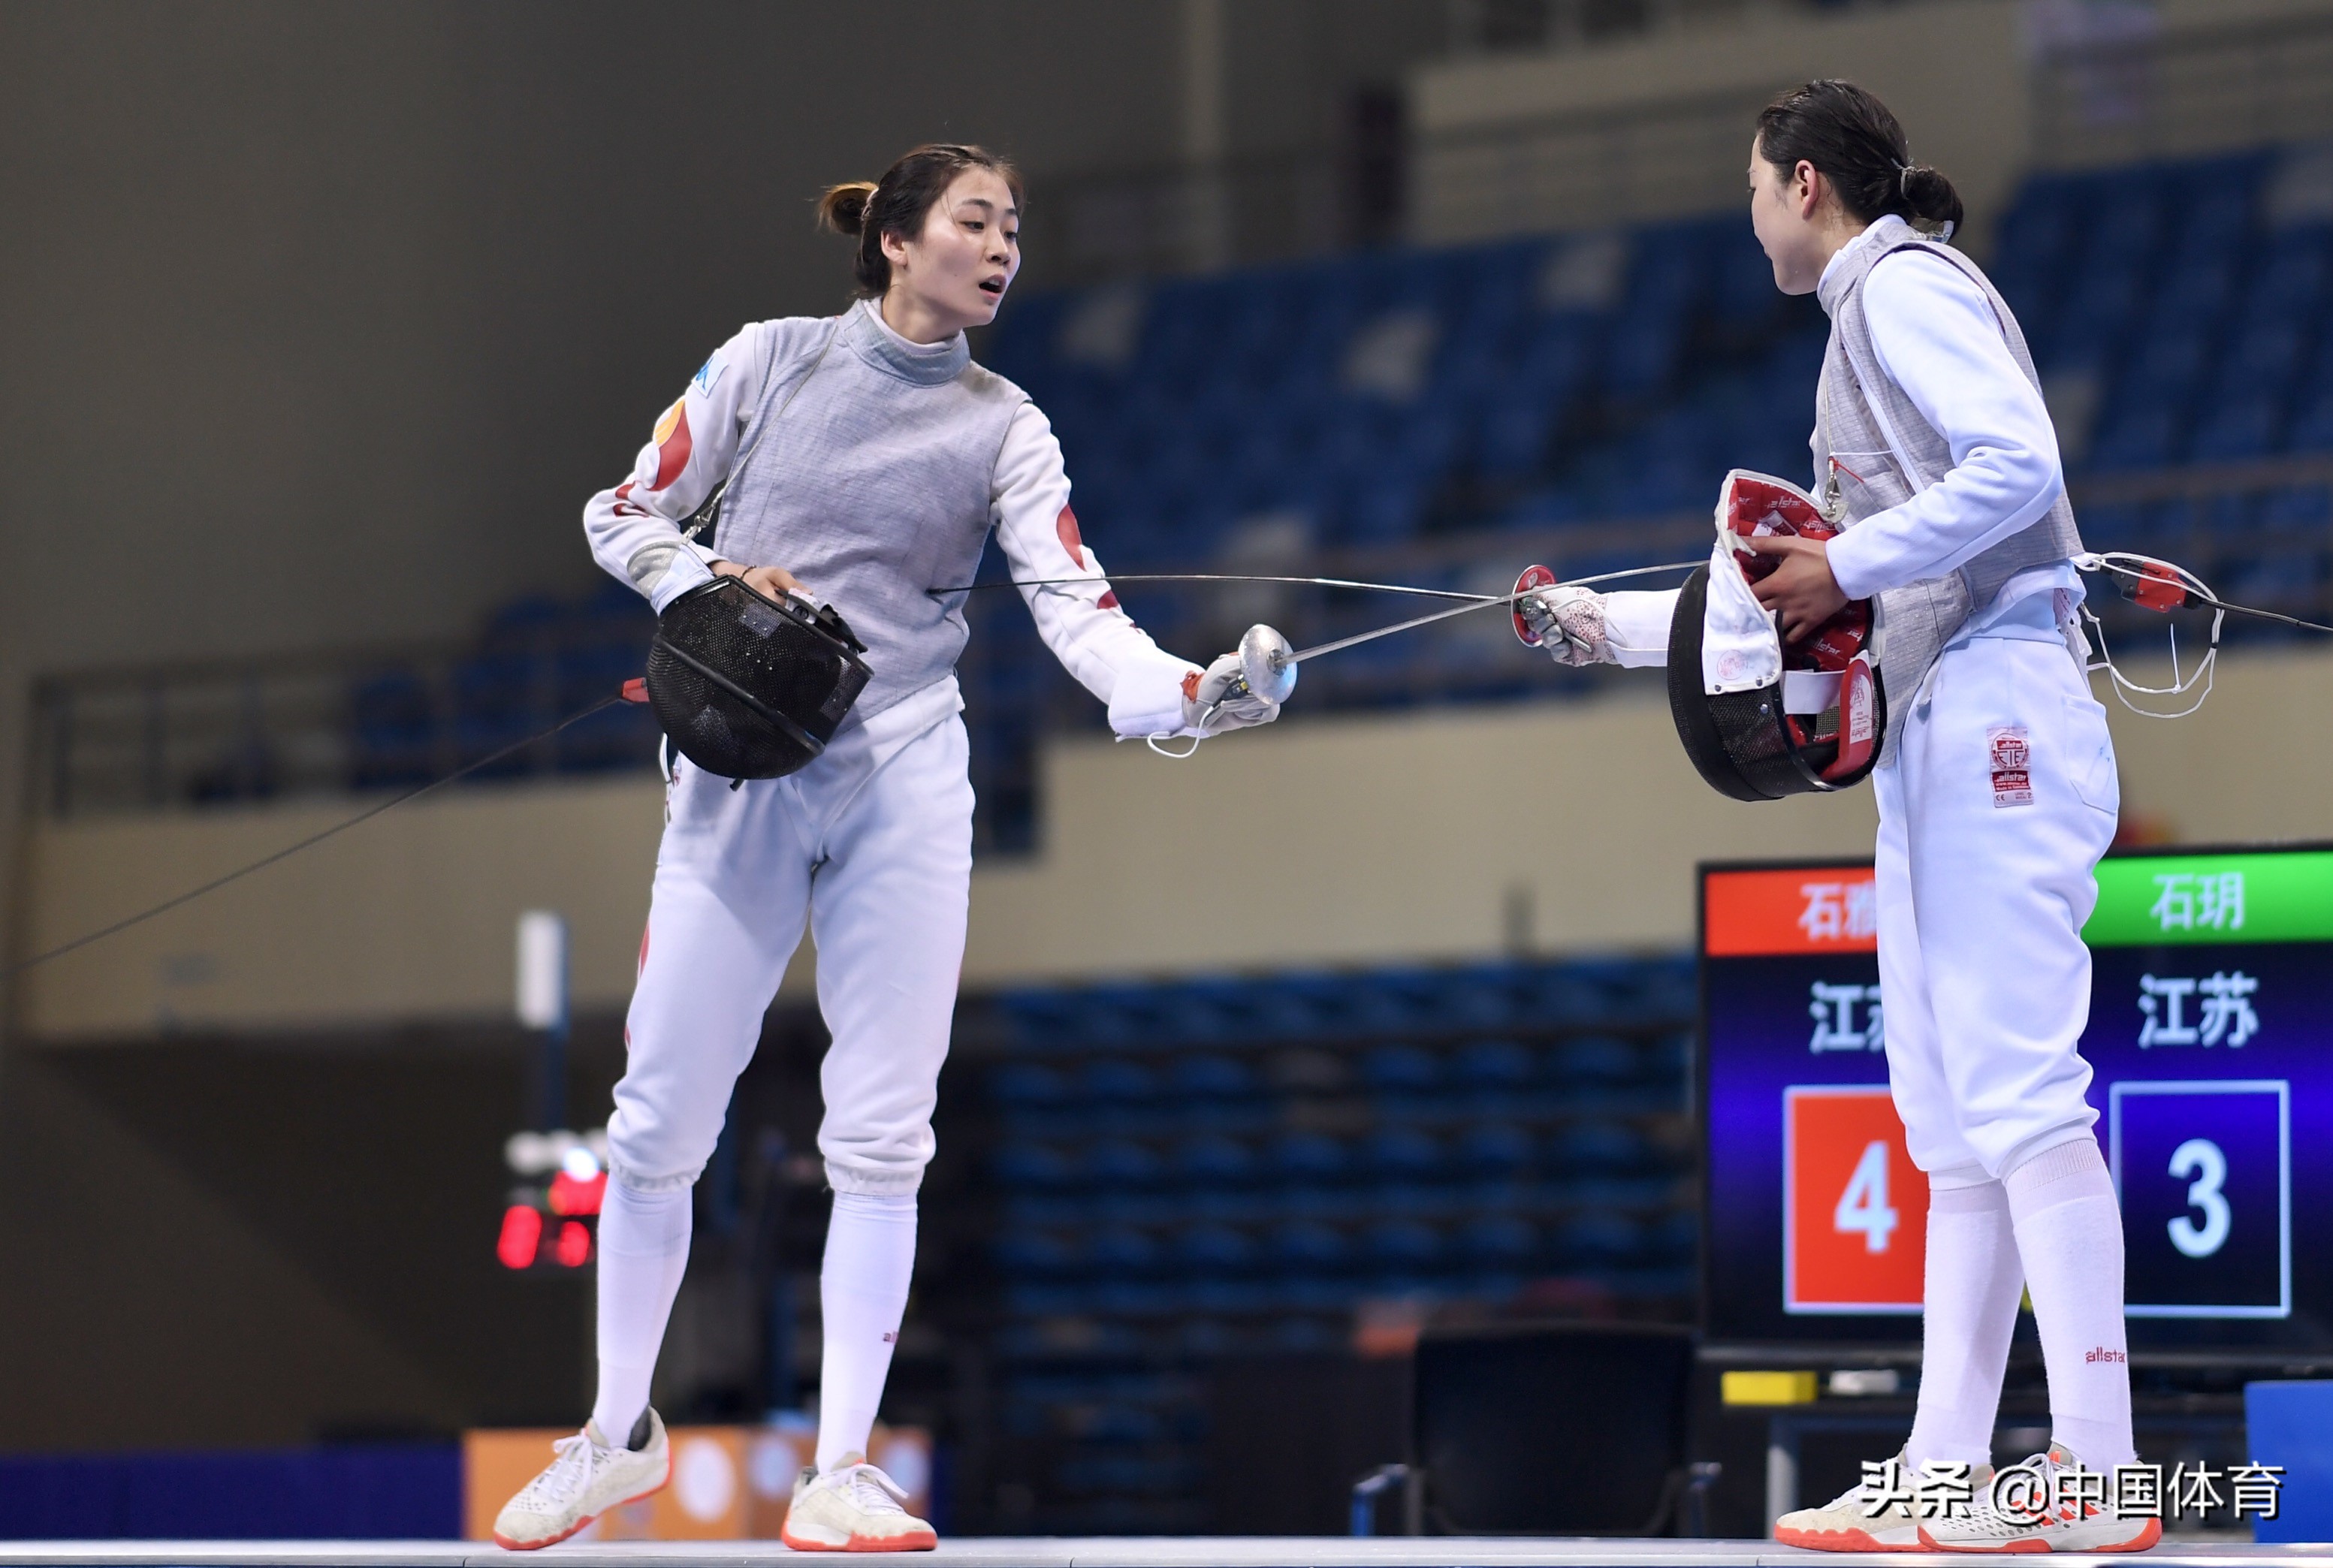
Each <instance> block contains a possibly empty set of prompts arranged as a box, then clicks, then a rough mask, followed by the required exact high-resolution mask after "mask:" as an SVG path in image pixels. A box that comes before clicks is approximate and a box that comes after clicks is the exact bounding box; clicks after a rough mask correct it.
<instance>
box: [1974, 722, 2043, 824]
mask: <svg viewBox="0 0 2333 1568" xmlns="http://www.w3.org/2000/svg"><path fill="white" fill-rule="evenodd" d="M1985 749H1986V751H1987V754H1988V755H1989V756H1990V757H1991V759H1992V804H1993V807H1994V808H1995V809H1999V808H2002V807H2007V806H2031V805H2032V804H2033V769H2032V761H2033V748H2032V746H2031V744H2030V743H2029V742H2028V741H2026V738H2025V726H2024V725H2022V724H2002V725H1997V726H1995V727H1994V728H1992V729H1991V730H1988V731H1985Z"/></svg>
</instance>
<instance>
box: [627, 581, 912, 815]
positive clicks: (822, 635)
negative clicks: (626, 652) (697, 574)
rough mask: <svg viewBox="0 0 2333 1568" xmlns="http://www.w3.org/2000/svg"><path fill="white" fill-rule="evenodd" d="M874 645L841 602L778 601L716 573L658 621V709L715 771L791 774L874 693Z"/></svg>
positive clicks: (653, 699) (651, 679)
mask: <svg viewBox="0 0 2333 1568" xmlns="http://www.w3.org/2000/svg"><path fill="white" fill-rule="evenodd" d="M866 651H867V645H865V644H864V643H861V642H860V641H859V639H858V638H857V637H855V636H851V635H850V626H849V625H848V624H846V623H845V622H844V620H843V618H842V617H840V615H837V614H836V613H835V610H834V607H833V606H831V605H819V606H812V605H811V604H810V603H809V602H807V601H806V600H802V599H799V598H794V597H793V596H792V595H791V594H788V595H785V596H783V597H782V598H774V599H773V598H766V597H764V596H763V595H762V594H759V593H756V592H755V591H754V590H753V589H752V588H747V587H746V586H745V585H744V583H743V582H740V581H739V580H738V579H737V578H734V577H716V578H714V579H713V580H712V581H711V582H709V583H706V584H703V585H702V586H700V587H697V588H691V589H689V590H688V591H687V592H686V593H685V594H683V595H681V596H680V597H679V598H677V599H675V600H673V601H672V603H671V604H669V605H667V606H666V607H665V611H664V614H662V615H661V616H658V617H657V629H656V640H655V641H654V642H652V643H650V644H649V645H648V706H649V707H650V709H652V710H653V711H654V712H655V713H656V718H657V723H658V725H659V726H660V727H661V728H662V729H663V731H664V732H665V733H666V734H667V735H668V736H670V737H671V739H672V743H673V745H674V746H676V747H677V748H678V749H679V751H680V754H681V755H682V756H684V757H686V758H687V759H688V760H690V761H692V762H694V763H696V765H697V766H698V767H700V768H702V769H704V770H706V772H708V773H714V774H718V775H719V776H721V777H722V778H725V779H780V778H783V777H784V776H785V775H786V774H789V773H792V772H794V771H796V770H799V769H801V768H802V767H804V766H806V765H807V764H809V763H810V762H811V760H812V759H814V758H816V757H817V756H818V754H819V753H820V752H821V751H825V750H826V743H827V742H828V741H830V740H832V739H833V738H834V731H835V727H836V726H837V725H839V724H840V723H841V722H842V719H843V715H844V714H846V713H848V712H850V704H851V703H855V702H857V701H858V700H859V693H860V692H862V691H864V690H866V687H867V682H868V678H869V670H868V668H867V665H866V664H865V663H864V662H863V661H862V660H861V659H860V658H859V655H861V654H863V653H865V652H866Z"/></svg>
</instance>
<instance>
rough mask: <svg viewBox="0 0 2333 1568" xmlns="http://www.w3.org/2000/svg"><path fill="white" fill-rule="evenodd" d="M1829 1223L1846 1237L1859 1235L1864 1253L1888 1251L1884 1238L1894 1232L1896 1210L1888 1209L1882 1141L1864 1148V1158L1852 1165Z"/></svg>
mask: <svg viewBox="0 0 2333 1568" xmlns="http://www.w3.org/2000/svg"><path fill="white" fill-rule="evenodd" d="M1831 1223H1832V1224H1833V1225H1834V1226H1836V1227H1837V1228H1838V1229H1839V1230H1841V1231H1844V1232H1846V1233H1847V1234H1848V1235H1854V1234H1857V1233H1858V1232H1860V1233H1861V1235H1862V1237H1863V1248H1864V1250H1865V1251H1867V1252H1885V1251H1887V1238H1888V1237H1890V1236H1892V1235H1894V1234H1895V1232H1896V1210H1894V1209H1890V1208H1888V1207H1887V1141H1886V1140H1885V1139H1882V1138H1874V1139H1873V1140H1872V1141H1871V1142H1870V1143H1867V1144H1865V1145H1864V1148H1863V1158H1861V1159H1860V1160H1858V1161H1857V1162H1855V1173H1854V1174H1853V1175H1851V1176H1849V1177H1848V1179H1847V1190H1846V1191H1844V1192H1841V1193H1840V1194H1839V1207H1838V1208H1837V1209H1833V1210H1832V1211H1831Z"/></svg>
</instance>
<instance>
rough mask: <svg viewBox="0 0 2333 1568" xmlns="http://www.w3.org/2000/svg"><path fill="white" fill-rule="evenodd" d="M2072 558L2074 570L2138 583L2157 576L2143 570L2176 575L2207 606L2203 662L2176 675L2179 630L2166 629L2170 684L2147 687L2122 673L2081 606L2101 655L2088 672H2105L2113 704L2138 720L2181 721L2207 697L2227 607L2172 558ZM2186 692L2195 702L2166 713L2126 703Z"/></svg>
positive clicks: (2118, 553)
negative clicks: (2208, 632)
mask: <svg viewBox="0 0 2333 1568" xmlns="http://www.w3.org/2000/svg"><path fill="white" fill-rule="evenodd" d="M2073 559H2074V567H2075V569H2077V570H2079V571H2086V572H2101V571H2104V572H2112V573H2115V574H2116V575H2117V576H2120V577H2128V578H2138V579H2139V580H2141V581H2145V580H2146V579H2147V578H2150V577H2154V576H2156V573H2155V572H2153V571H2150V570H2148V569H2149V568H2156V569H2160V570H2161V571H2165V572H2169V573H2171V574H2172V575H2173V576H2174V577H2175V578H2178V579H2179V581H2180V583H2181V584H2182V586H2183V587H2184V588H2186V589H2187V590H2188V591H2189V592H2190V593H2191V594H2192V595H2193V596H2194V598H2198V599H2200V600H2202V601H2203V603H2205V604H2207V605H2210V606H2211V607H2212V637H2211V642H2210V644H2209V645H2208V646H2207V647H2206V648H2205V649H2204V652H2203V662H2202V663H2200V664H2197V665H2196V666H2195V668H2194V671H2192V672H2191V673H2189V674H2184V675H2183V674H2180V673H2179V628H2178V627H2177V626H2176V625H2174V626H2172V627H2171V684H2169V685H2167V686H2146V685H2141V684H2139V683H2138V682H2136V681H2134V680H2132V679H2131V678H2130V677H2129V676H2127V675H2126V674H2123V673H2122V670H2121V668H2120V667H2119V666H2117V664H2115V657H2114V650H2113V649H2112V648H2110V647H2108V646H2107V629H2106V623H2105V622H2104V621H2102V620H2100V619H2099V618H2098V612H2097V611H2096V610H2094V609H2092V608H2090V607H2089V606H2088V604H2087V603H2085V604H2084V605H2083V606H2082V619H2083V620H2084V621H2086V622H2088V624H2089V626H2091V627H2092V628H2094V631H2095V635H2096V636H2097V637H2098V652H2099V653H2100V654H2101V655H2104V656H2103V657H2101V658H2100V659H2099V660H2098V663H2096V664H2091V665H2089V666H2088V668H2089V669H2090V670H2091V671H2092V672H2096V671H2098V670H2104V671H2105V672H2106V673H2107V678H2108V679H2109V680H2110V681H2112V682H2113V684H2114V693H2115V700H2116V701H2117V702H2118V703H2121V704H2122V705H2123V706H2124V707H2125V708H2127V709H2128V710H2130V712H2134V713H2136V714H2137V715H2138V716H2139V717H2140V718H2142V719H2184V718H2186V717H2187V716H2188V715H2189V714H2191V713H2194V712H2195V711H2196V710H2197V709H2199V708H2201V707H2202V706H2203V703H2204V702H2205V701H2206V700H2207V699H2209V698H2210V696H2211V695H2212V684H2213V679H2214V668H2215V666H2216V665H2217V664H2219V661H2220V626H2221V623H2223V621H2225V620H2226V619H2227V611H2226V609H2225V608H2223V607H2222V601H2221V599H2220V596H2219V595H2218V594H2216V593H2214V592H2213V591H2212V586H2211V584H2209V583H2207V582H2205V581H2204V580H2203V578H2199V577H2197V576H2196V575H2195V574H2194V572H2192V571H2189V570H2188V569H2186V568H2185V567H2184V566H2180V565H2179V564H2177V563H2176V562H2175V561H2167V560H2163V559H2158V558H2156V557H2155V556H2151V555H2139V554H2136V553H2135V552H2132V551H2129V550H2105V551H2098V552H2088V551H2086V552H2085V553H2083V554H2081V555H2078V556H2076V557H2074V558H2073ZM2191 692H2193V693H2195V697H2194V701H2193V702H2191V703H2188V704H2187V705H2186V706H2185V707H2184V708H2181V709H2178V710H2177V711H2176V712H2163V711H2161V710H2158V709H2155V708H2146V707H2141V706H2140V705H2139V704H2138V703H2135V702H2133V701H2131V698H2132V697H2133V696H2141V697H2170V698H2175V699H2176V698H2180V697H2184V696H2186V695H2187V694H2188V693H2191Z"/></svg>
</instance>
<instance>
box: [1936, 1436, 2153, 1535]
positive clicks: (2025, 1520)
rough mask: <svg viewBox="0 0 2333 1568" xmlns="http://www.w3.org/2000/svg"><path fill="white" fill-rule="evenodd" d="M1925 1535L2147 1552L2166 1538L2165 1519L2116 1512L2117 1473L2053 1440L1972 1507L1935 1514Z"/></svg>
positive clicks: (1997, 1481) (2009, 1471)
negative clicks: (1951, 1514)
mask: <svg viewBox="0 0 2333 1568" xmlns="http://www.w3.org/2000/svg"><path fill="white" fill-rule="evenodd" d="M2076 1477H2085V1478H2086V1479H2085V1480H2084V1481H2077V1480H2076V1479H2075V1478H2076ZM2093 1488H2094V1490H2093ZM1920 1539H1921V1540H1922V1541H1923V1542H1924V1543H1925V1544H1928V1545H1929V1546H1932V1547H1934V1548H1935V1549H1936V1550H1938V1551H1940V1552H2144V1551H2146V1549H2147V1548H2148V1547H2149V1546H2152V1545H2154V1544H2155V1543H2156V1542H2157V1541H2160V1540H2162V1539H2163V1521H2162V1520H2161V1519H2159V1518H2153V1517H2145V1518H2136V1519H2123V1518H2117V1517H2116V1515H2115V1488H2114V1477H2112V1476H2111V1475H2100V1474H2099V1473H2098V1471H2096V1470H2089V1469H2086V1468H2084V1467H2083V1464H2082V1462H2081V1461H2080V1460H2079V1459H2078V1458H2075V1457H2074V1455H2073V1451H2072V1450H2071V1449H2069V1448H2067V1447H2066V1446H2065V1445H2064V1444H2062V1443H2052V1444H2050V1451H2049V1452H2048V1453H2046V1454H2036V1455H2034V1456H2033V1457H2032V1458H2030V1459H2027V1460H2026V1461H2025V1462H2024V1463H2023V1464H2021V1465H2011V1466H2010V1467H2009V1468H2007V1469H2005V1470H2003V1471H2002V1472H2001V1474H2000V1475H1999V1476H1997V1477H1994V1478H1993V1481H1992V1485H1990V1486H1988V1487H1983V1488H1982V1489H1981V1490H1980V1491H1979V1492H1978V1494H1977V1497H1976V1503H1975V1506H1973V1507H1972V1508H1970V1509H1969V1511H1968V1512H1967V1514H1965V1515H1963V1516H1961V1517H1959V1518H1956V1519H1935V1520H1931V1521H1929V1523H1928V1524H1927V1525H1925V1526H1923V1527H1922V1529H1921V1531H1920Z"/></svg>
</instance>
